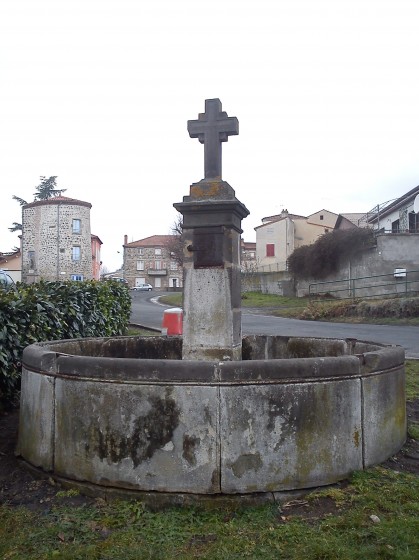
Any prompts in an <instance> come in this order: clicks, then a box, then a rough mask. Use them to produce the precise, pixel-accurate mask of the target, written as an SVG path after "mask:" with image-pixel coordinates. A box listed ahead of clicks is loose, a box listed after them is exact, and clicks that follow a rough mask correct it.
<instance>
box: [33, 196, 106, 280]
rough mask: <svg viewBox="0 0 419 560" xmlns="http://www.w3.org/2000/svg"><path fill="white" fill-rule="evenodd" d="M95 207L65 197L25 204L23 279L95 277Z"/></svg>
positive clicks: (89, 278) (83, 278)
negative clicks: (92, 227)
mask: <svg viewBox="0 0 419 560" xmlns="http://www.w3.org/2000/svg"><path fill="white" fill-rule="evenodd" d="M91 207H92V205H91V204H90V203H89V202H84V201H81V200H76V199H73V198H68V197H64V196H57V197H55V198H50V199H47V200H38V201H36V202H32V203H29V204H25V205H24V206H23V207H22V281H23V282H26V283H33V282H37V281H39V280H40V279H44V280H50V281H54V280H91V279H92V278H93V277H94V275H93V265H92V260H93V259H92V236H91V232H90V209H91ZM96 258H97V257H96ZM98 260H99V262H100V256H99V259H98Z"/></svg>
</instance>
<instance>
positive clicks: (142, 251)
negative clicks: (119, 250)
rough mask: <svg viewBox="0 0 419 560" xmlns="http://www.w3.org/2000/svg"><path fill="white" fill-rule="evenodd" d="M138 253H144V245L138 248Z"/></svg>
mask: <svg viewBox="0 0 419 560" xmlns="http://www.w3.org/2000/svg"><path fill="white" fill-rule="evenodd" d="M138 254H139V255H144V249H143V248H142V247H140V248H139V249H138Z"/></svg>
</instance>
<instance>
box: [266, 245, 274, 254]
mask: <svg viewBox="0 0 419 560" xmlns="http://www.w3.org/2000/svg"><path fill="white" fill-rule="evenodd" d="M266 256H267V257H274V256H275V245H274V244H273V243H267V244H266Z"/></svg>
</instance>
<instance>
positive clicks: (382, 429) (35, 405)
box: [18, 99, 406, 505]
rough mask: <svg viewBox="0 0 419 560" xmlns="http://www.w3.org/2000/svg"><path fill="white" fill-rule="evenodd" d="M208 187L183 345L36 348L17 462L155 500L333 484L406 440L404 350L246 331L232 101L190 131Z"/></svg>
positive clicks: (186, 256)
mask: <svg viewBox="0 0 419 560" xmlns="http://www.w3.org/2000/svg"><path fill="white" fill-rule="evenodd" d="M188 131H189V134H190V136H191V137H193V138H198V139H199V141H200V142H201V143H203V144H204V172H205V177H204V179H202V180H201V181H199V182H198V183H193V184H192V185H191V187H190V193H189V195H188V196H185V197H184V198H183V202H181V203H177V204H175V205H174V206H175V208H176V209H177V210H178V211H179V212H181V213H182V215H183V229H182V232H183V233H182V239H183V274H184V282H183V286H184V289H183V316H184V322H183V337H182V339H180V338H164V337H155V338H139V337H118V338H101V339H79V340H67V341H59V342H58V341H57V342H45V343H40V344H34V345H32V346H29V347H28V348H26V349H25V351H24V354H23V371H22V393H21V409H20V429H19V441H18V453H19V454H20V455H21V456H22V457H23V458H24V459H25V460H26V462H27V463H28V464H30V465H32V466H33V467H37V468H38V469H39V470H42V471H45V472H47V473H49V474H48V476H53V477H55V478H58V479H60V480H62V481H69V482H70V483H71V484H73V485H80V486H81V487H82V488H83V489H84V491H85V492H88V491H92V492H95V493H99V492H103V493H105V494H106V493H110V492H111V493H113V494H115V493H118V492H119V493H121V492H123V493H124V494H126V493H129V492H135V493H136V494H138V493H140V492H141V493H142V496H143V499H146V500H147V499H148V501H149V502H151V504H153V505H155V504H156V503H157V502H160V503H162V502H163V501H165V500H167V499H169V501H170V502H171V503H188V502H189V501H191V500H192V499H193V498H194V497H198V499H199V500H200V501H202V500H203V499H204V498H205V497H209V496H210V497H212V498H213V499H214V498H216V497H217V496H218V497H222V499H226V496H237V495H239V496H241V500H244V499H245V496H247V497H249V496H250V497H251V500H252V501H253V502H254V501H255V500H257V499H258V498H257V497H260V498H261V499H263V500H272V499H275V497H276V493H278V492H282V491H288V490H294V489H305V488H312V487H315V486H320V485H325V484H331V483H333V482H336V481H338V480H341V479H343V478H345V477H347V476H348V475H349V474H350V473H351V472H353V471H355V470H357V469H363V468H365V467H368V466H370V465H374V464H377V463H380V462H382V461H384V460H385V459H387V458H388V457H389V456H390V455H392V454H393V453H395V452H396V451H398V450H399V448H400V447H401V446H402V445H403V443H404V441H405V438H406V407H405V406H406V405H405V394H404V350H403V349H402V348H400V347H396V346H393V347H386V346H382V345H379V344H374V343H369V342H360V341H356V340H331V339H316V338H298V337H294V338H289V337H281V336H253V337H249V336H248V337H245V338H244V339H242V332H241V286H240V277H241V268H240V246H241V233H242V230H241V220H242V219H243V218H245V217H246V216H247V215H248V213H249V211H248V210H247V208H246V207H245V206H244V205H243V204H242V203H241V202H240V201H239V200H238V199H237V198H236V196H235V192H234V189H233V188H232V187H231V186H230V185H229V184H228V183H227V182H225V181H224V180H222V177H221V144H222V142H226V141H227V139H228V136H231V135H237V134H238V120H237V118H236V117H228V115H227V113H226V112H225V111H222V106H221V102H220V100H219V99H207V100H206V101H205V113H200V114H199V116H198V119H197V120H192V121H188Z"/></svg>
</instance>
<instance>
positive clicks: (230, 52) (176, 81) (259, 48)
mask: <svg viewBox="0 0 419 560" xmlns="http://www.w3.org/2000/svg"><path fill="white" fill-rule="evenodd" d="M418 23H419V5H418V3H417V1H416V0H415V1H409V0H388V1H386V0H380V1H378V0H350V1H347V0H330V1H325V0H317V1H316V2H313V1H312V0H272V1H269V0H257V1H249V0H240V1H239V0H237V1H236V0H222V1H220V0H212V1H210V2H207V1H202V0H177V1H174V0H153V1H152V2H145V1H143V0H71V1H68V0H36V1H33V0H3V2H2V3H0V76H1V87H0V181H1V189H0V193H1V195H0V196H1V198H0V203H1V208H2V212H1V222H0V223H1V245H0V251H7V250H10V249H11V248H12V247H13V246H14V245H17V244H18V238H17V236H16V234H11V233H10V232H9V231H8V229H7V228H8V227H9V226H10V225H11V223H12V222H14V221H20V208H19V206H18V204H17V203H16V202H14V201H13V200H12V195H13V194H16V195H18V196H21V197H22V198H25V199H27V200H32V195H33V193H34V191H35V187H36V185H37V184H38V183H39V176H40V175H45V176H50V175H57V176H58V186H59V188H67V189H68V190H67V192H66V193H65V194H66V195H68V196H71V197H74V198H79V199H81V200H86V201H89V202H91V203H92V204H93V208H92V214H91V216H92V233H95V234H97V235H98V236H99V237H100V238H101V239H102V241H103V242H104V245H103V251H102V260H103V262H104V264H105V265H106V266H107V267H108V268H114V267H116V266H118V265H119V264H120V262H121V256H120V255H119V254H118V253H117V251H120V250H121V245H122V243H123V236H124V234H127V235H128V238H129V240H130V241H131V240H136V239H141V238H144V237H147V236H149V235H153V234H165V233H168V232H169V229H170V226H171V224H172V223H173V221H174V220H175V218H176V212H175V210H174V209H173V207H172V204H173V202H180V201H181V200H182V197H183V196H184V195H186V194H188V192H189V186H190V184H191V183H192V182H195V181H199V180H200V179H202V178H203V147H202V145H200V144H199V142H198V141H197V140H196V139H190V138H189V135H188V133H187V129H186V122H187V120H188V119H196V118H197V115H198V113H199V112H203V111H204V100H205V99H206V98H213V97H219V98H220V99H221V101H222V103H223V109H224V110H225V111H227V113H228V114H229V116H236V117H238V119H239V121H240V135H239V136H233V137H230V138H229V141H228V142H227V143H224V144H223V178H224V179H225V180H226V181H228V182H229V183H230V184H231V186H232V187H233V188H234V189H235V190H236V195H237V197H238V198H239V200H240V201H241V202H243V203H244V204H245V205H246V206H247V207H248V209H249V210H250V212H251V214H250V216H249V217H248V218H246V220H244V222H243V228H244V238H245V240H249V241H253V240H254V239H255V232H254V229H253V228H254V227H255V226H257V225H259V224H260V223H261V218H262V217H264V216H268V215H272V214H274V213H277V212H280V211H281V209H282V208H283V207H285V208H287V209H288V210H289V211H290V212H292V213H296V214H310V213H313V212H316V211H317V210H320V209H322V208H326V209H328V210H331V211H332V212H337V213H338V212H364V211H365V212H366V211H368V210H369V209H370V208H372V207H373V206H374V205H375V204H378V203H380V202H384V201H386V200H390V199H392V198H396V197H398V196H400V195H402V194H403V193H404V192H406V191H408V190H410V189H411V188H413V187H414V186H416V185H417V184H418V183H419V135H418V130H419V108H418V105H419V103H418V99H419V95H418V94H419V73H418V70H417V59H418V54H419V35H418V33H417V28H418Z"/></svg>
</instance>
